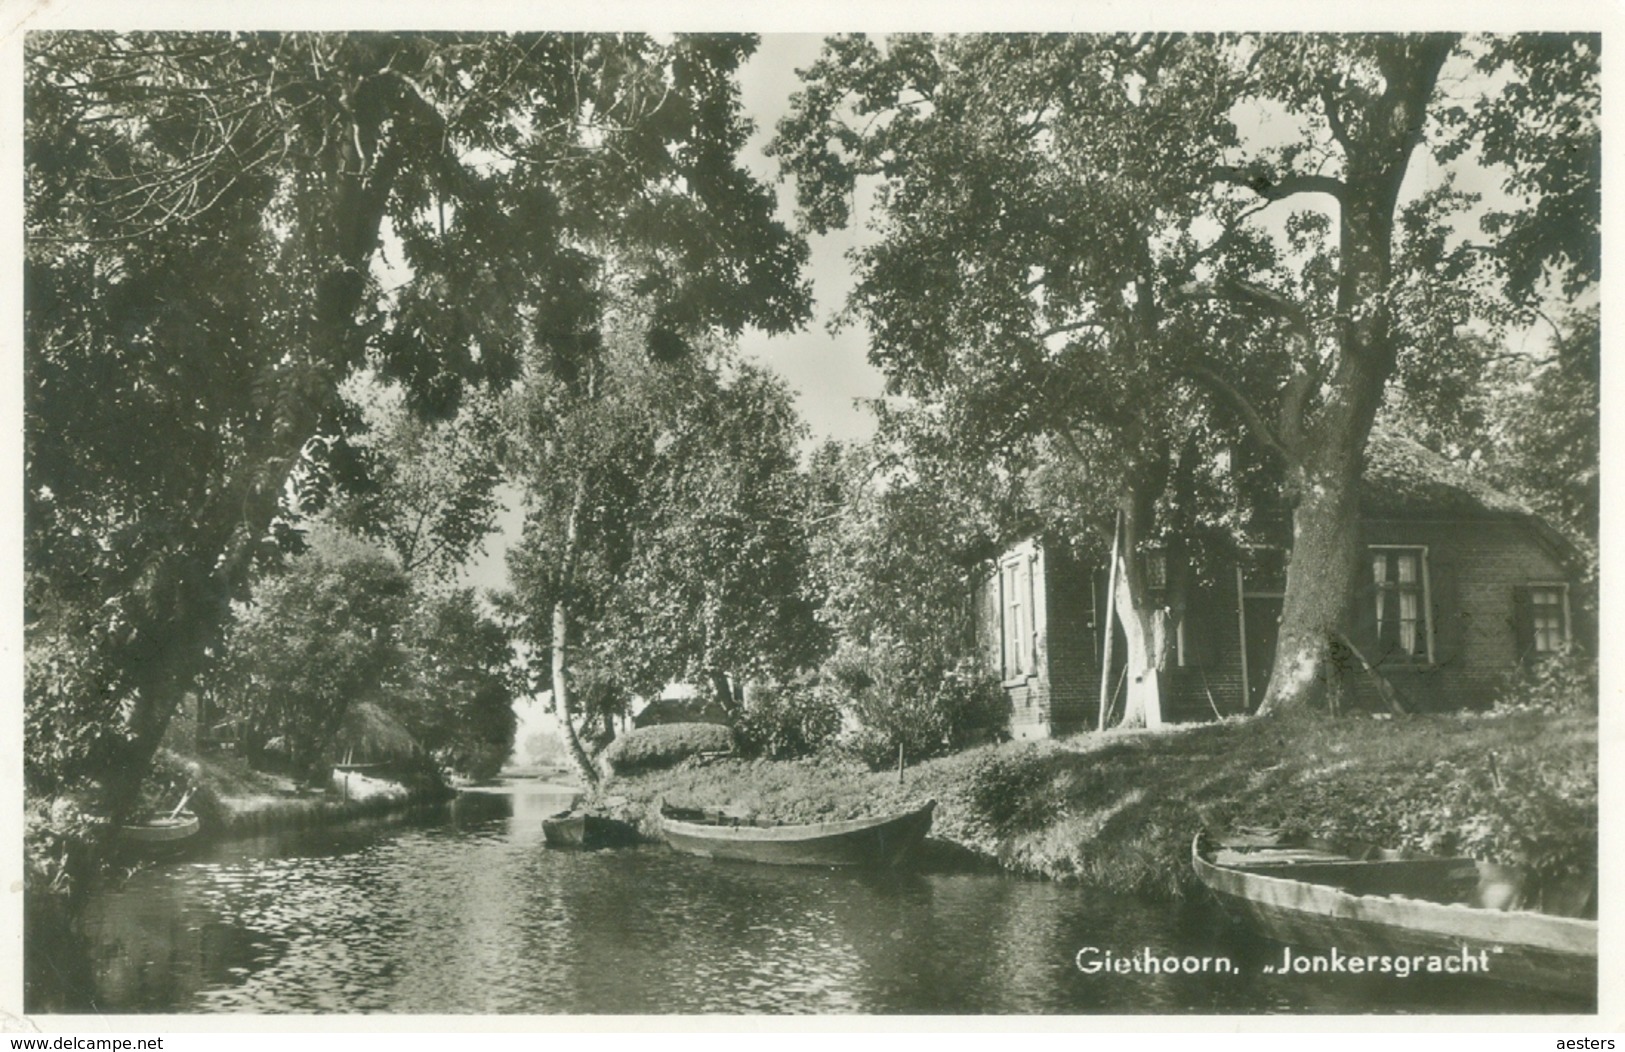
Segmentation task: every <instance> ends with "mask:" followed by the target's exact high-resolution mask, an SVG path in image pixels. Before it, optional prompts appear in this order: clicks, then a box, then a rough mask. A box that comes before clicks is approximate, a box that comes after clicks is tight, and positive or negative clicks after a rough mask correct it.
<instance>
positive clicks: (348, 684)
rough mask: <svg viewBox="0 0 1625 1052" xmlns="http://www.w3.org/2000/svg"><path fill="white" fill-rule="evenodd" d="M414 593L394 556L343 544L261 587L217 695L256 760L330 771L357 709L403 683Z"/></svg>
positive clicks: (307, 771)
mask: <svg viewBox="0 0 1625 1052" xmlns="http://www.w3.org/2000/svg"><path fill="white" fill-rule="evenodd" d="M410 594H411V584H410V582H409V580H408V579H407V577H406V575H405V574H404V573H402V572H401V570H400V568H399V567H398V566H396V565H395V564H394V562H393V561H392V560H390V559H389V558H388V557H386V556H384V555H382V554H381V553H379V552H376V551H373V550H370V549H368V548H365V547H362V546H360V545H356V544H354V543H353V542H348V541H344V540H342V539H335V540H332V541H328V542H325V543H323V544H322V545H320V546H318V547H316V548H313V549H312V550H310V551H308V552H306V553H305V554H303V555H301V556H299V557H297V558H295V559H294V560H292V562H291V563H290V565H289V567H288V570H287V572H285V573H283V574H281V575H278V576H276V577H272V578H268V579H266V580H264V581H262V582H261V584H260V586H259V587H258V588H256V589H255V594H254V599H253V602H252V603H251V604H249V605H247V606H246V607H244V608H243V609H242V611H241V613H240V615H239V617H238V618H237V620H236V622H235V624H234V625H233V627H232V631H231V635H230V644H229V657H228V658H227V660H226V662H225V664H224V668H222V669H221V675H220V680H219V685H220V689H219V694H220V695H221V697H222V698H223V700H224V701H225V703H226V709H227V711H228V713H230V715H231V716H232V718H233V719H234V720H235V721H237V723H238V725H239V728H240V736H241V740H242V741H243V743H244V747H245V752H246V754H247V755H248V756H249V758H250V759H251V760H253V761H256V762H261V763H265V762H275V760H276V758H278V757H279V758H280V762H281V763H282V764H283V765H285V766H286V768H287V769H288V770H290V771H291V772H292V773H295V774H297V775H298V776H300V777H314V776H317V775H319V774H321V773H323V772H324V766H323V765H324V761H332V760H334V759H336V757H334V756H333V755H332V746H333V744H334V740H335V737H336V735H337V733H338V729H339V726H340V725H341V724H342V723H343V722H344V717H345V715H346V713H348V712H349V710H350V706H351V705H352V704H354V703H357V702H361V701H374V702H378V701H381V700H383V699H387V698H389V697H390V696H391V695H393V694H394V693H395V692H396V691H397V690H398V689H399V688H400V686H401V685H402V684H403V681H404V677H403V672H404V671H405V666H406V660H407V659H406V652H405V646H406V641H405V639H404V638H403V632H402V626H403V624H404V622H405V620H406V617H407V610H408V601H409V598H410Z"/></svg>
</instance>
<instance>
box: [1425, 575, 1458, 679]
mask: <svg viewBox="0 0 1625 1052" xmlns="http://www.w3.org/2000/svg"><path fill="white" fill-rule="evenodd" d="M1428 589H1429V592H1430V593H1431V594H1432V597H1433V609H1432V610H1430V611H1428V616H1429V618H1430V619H1431V620H1432V622H1433V657H1434V660H1435V661H1436V662H1437V663H1438V664H1440V665H1445V664H1449V663H1450V662H1452V661H1457V660H1459V659H1460V658H1461V652H1462V646H1463V644H1464V641H1465V640H1464V637H1465V636H1466V632H1467V626H1466V624H1464V623H1463V614H1464V611H1463V610H1462V609H1461V599H1460V597H1459V595H1458V593H1457V590H1456V564H1455V562H1454V560H1450V559H1431V560H1429V562H1428Z"/></svg>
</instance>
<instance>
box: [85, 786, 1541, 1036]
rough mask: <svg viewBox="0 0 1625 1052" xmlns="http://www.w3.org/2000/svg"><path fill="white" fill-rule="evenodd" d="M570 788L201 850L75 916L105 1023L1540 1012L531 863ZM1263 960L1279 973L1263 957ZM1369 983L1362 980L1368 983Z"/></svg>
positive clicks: (1158, 944)
mask: <svg viewBox="0 0 1625 1052" xmlns="http://www.w3.org/2000/svg"><path fill="white" fill-rule="evenodd" d="M570 802H571V793H570V791H569V790H562V791H560V790H549V789H546V788H544V787H540V786H536V785H530V786H525V785H520V786H515V787H509V788H507V789H506V790H501V791H490V792H482V793H465V794H463V795H462V796H460V797H459V799H458V800H457V801H456V802H455V804H453V805H449V806H447V807H445V808H442V809H440V810H438V811H436V812H434V813H433V814H428V815H419V816H417V817H416V819H415V820H413V821H411V822H406V823H401V822H394V823H389V822H367V823H358V824H354V825H349V826H342V827H336V828H328V829H320V830H306V831H299V832H295V833H289V834H284V835H281V836H274V837H263V838H258V839H253V840H246V841H234V842H232V843H230V844H223V845H218V846H216V847H214V848H212V849H208V850H207V851H206V852H205V853H203V854H201V855H199V856H198V857H195V858H193V859H190V860H187V861H183V862H177V863H173V864H170V865H167V866H163V867H158V868H154V869H151V870H148V871H145V872H143V873H139V874H137V875H136V876H135V877H134V878H133V879H132V880H130V881H129V882H128V883H127V884H126V885H125V886H124V887H123V888H120V889H118V890H116V891H112V892H110V893H108V894H105V895H104V896H102V897H101V898H100V899H99V900H98V901H97V902H96V903H94V904H93V909H92V911H91V914H90V916H89V918H88V921H87V930H88V934H89V936H90V940H91V946H92V966H93V971H94V987H95V989H94V991H87V992H85V993H84V996H83V997H82V998H81V1001H82V1003H80V1004H77V1005H75V1006H72V1007H73V1008H75V1009H76V1010H88V1009H92V1008H93V1009H95V1010H97V1011H102V1012H236V1011H260V1012H369V1011H385V1012H394V1013H411V1012H435V1013H464V1012H476V1013H551V1012H569V1013H618V1014H644V1013H665V1012H685V1013H701V1012H725V1013H739V1012H751V1013H755V1012H816V1013H886V1012H898V1013H931V1014H935V1013H962V1012H963V1013H1056V1012H1066V1013H1114V1014H1115V1013H1135V1012H1161V1013H1175V1012H1198V1013H1220V1012H1237V1011H1244V1012H1259V1011H1354V1012H1364V1011H1384V1010H1387V1011H1423V1012H1437V1011H1474V1012H1486V1011H1553V1010H1556V1009H1558V1008H1560V1007H1561V1006H1556V1005H1553V1004H1552V1003H1550V999H1549V998H1534V997H1531V996H1527V995H1523V994H1520V993H1518V992H1516V991H1510V992H1509V991H1504V990H1501V989H1499V988H1496V987H1493V986H1489V985H1487V984H1483V983H1476V984H1475V983H1473V982H1470V981H1461V980H1457V981H1456V983H1455V984H1454V985H1452V984H1450V983H1447V982H1443V981H1437V982H1428V983H1424V982H1420V981H1417V980H1412V981H1410V982H1409V983H1397V982H1393V981H1390V982H1388V984H1387V985H1386V986H1384V985H1382V984H1380V983H1376V984H1374V983H1372V982H1370V981H1367V982H1364V983H1349V982H1339V981H1334V980H1332V979H1331V978H1329V977H1321V976H1317V977H1313V979H1314V980H1317V981H1310V977H1294V978H1292V979H1291V980H1286V979H1282V978H1278V977H1273V976H1263V975H1260V974H1259V973H1260V971H1261V969H1260V967H1259V966H1260V964H1261V963H1262V961H1263V959H1264V958H1265V957H1266V955H1270V954H1273V953H1274V952H1275V951H1272V950H1270V949H1269V948H1268V947H1267V946H1261V945H1259V944H1255V943H1249V942H1248V941H1247V940H1246V938H1245V937H1244V936H1243V935H1241V934H1239V933H1238V932H1237V931H1236V930H1235V929H1233V928H1232V927H1230V926H1229V925H1228V924H1226V923H1224V922H1223V920H1222V919H1221V918H1220V917H1218V915H1216V914H1215V913H1213V912H1211V911H1209V910H1207V909H1206V908H1203V907H1200V906H1195V905H1191V906H1186V907H1184V908H1172V907H1165V906H1152V905H1148V904H1146V903H1142V902H1138V901H1134V900H1123V899H1115V898H1110V897H1100V896H1090V895H1088V894H1086V893H1083V892H1080V891H1079V890H1077V889H1075V888H1067V887H1059V886H1056V885H1052V884H1038V883H1026V882H1020V881H1013V880H1007V879H1001V878H998V877H993V876H987V875H980V874H978V875H968V874H958V875H929V876H921V875H911V874H890V875H887V874H862V873H842V872H829V871H818V870H814V871H808V870H800V869H785V868H776V867H770V866H756V865H751V864H748V863H738V864H731V863H722V862H711V861H707V860H704V859H697V858H691V857H688V856H684V855H677V854H674V853H672V852H669V851H666V850H665V849H663V848H657V847H644V848H633V849H626V850H616V851H600V852H591V853H582V852H569V851H558V850H552V849H549V848H547V847H546V846H545V845H544V843H543V841H542V836H541V819H542V818H543V817H545V816H546V815H549V814H552V813H554V812H556V811H558V810H560V809H562V808H564V807H567V806H569V804H570ZM1090 945H1092V946H1098V947H1104V948H1110V949H1112V950H1113V952H1116V953H1136V952H1139V951H1140V949H1141V948H1142V947H1147V946H1148V947H1150V948H1151V949H1152V951H1153V952H1154V953H1157V954H1159V955H1162V954H1167V953H1178V954H1181V955H1186V954H1194V955H1214V956H1229V957H1231V958H1233V959H1235V960H1236V961H1237V964H1238V966H1239V967H1240V969H1241V971H1240V974H1235V975H1214V974H1199V975H1177V976H1170V975H1144V974H1140V975H1132V976H1122V975H1111V974H1104V975H1085V974H1083V973H1082V972H1080V971H1079V970H1078V969H1077V968H1076V966H1075V964H1074V958H1075V955H1076V954H1077V952H1078V950H1079V949H1080V948H1081V947H1083V946H1090ZM1270 959H1273V957H1271V958H1270ZM1361 978H1365V979H1369V978H1370V977H1361Z"/></svg>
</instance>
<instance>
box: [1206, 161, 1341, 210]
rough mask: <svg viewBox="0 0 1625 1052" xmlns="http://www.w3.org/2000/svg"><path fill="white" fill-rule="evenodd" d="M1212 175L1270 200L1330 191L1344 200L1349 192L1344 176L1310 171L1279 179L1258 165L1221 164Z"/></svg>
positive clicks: (1337, 197) (1222, 181) (1281, 199)
mask: <svg viewBox="0 0 1625 1052" xmlns="http://www.w3.org/2000/svg"><path fill="white" fill-rule="evenodd" d="M1212 176H1213V178H1214V179H1215V180H1216V181H1218V182H1221V183H1229V184H1230V185H1231V186H1244V187H1246V188H1247V189H1249V190H1251V191H1252V192H1253V193H1255V194H1257V195H1258V196H1260V197H1262V198H1263V199H1264V200H1266V201H1284V200H1286V199H1287V198H1288V197H1292V196H1295V195H1297V194H1329V195H1330V196H1331V197H1332V198H1334V199H1335V200H1336V201H1337V202H1338V203H1339V204H1342V203H1343V200H1344V197H1345V195H1346V194H1347V193H1348V186H1347V185H1346V184H1345V183H1344V182H1343V180H1341V179H1337V178H1334V177H1332V176H1330V175H1315V174H1312V173H1308V172H1300V173H1294V174H1292V175H1288V176H1284V177H1283V178H1281V179H1279V180H1277V179H1272V178H1271V177H1270V176H1269V175H1268V174H1266V173H1264V172H1262V171H1259V170H1258V169H1256V168H1251V169H1250V168H1237V167H1235V166H1233V165H1218V166H1216V167H1215V168H1213V170H1212Z"/></svg>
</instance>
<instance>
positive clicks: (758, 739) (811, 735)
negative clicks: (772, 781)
mask: <svg viewBox="0 0 1625 1052" xmlns="http://www.w3.org/2000/svg"><path fill="white" fill-rule="evenodd" d="M837 699H838V696H837V694H836V693H835V692H834V691H832V690H830V689H829V688H828V687H826V686H824V685H822V684H820V683H819V682H818V681H817V680H816V679H815V678H813V677H810V676H809V677H805V678H803V679H798V680H796V681H795V682H792V683H786V684H779V683H766V684H760V685H757V686H755V687H754V688H752V690H751V691H750V694H749V697H748V698H747V699H746V703H745V711H744V713H743V714H741V716H740V717H739V719H738V720H737V721H736V723H735V724H734V730H735V732H736V733H737V734H738V736H739V742H740V746H741V748H742V749H743V750H744V751H745V752H748V753H751V754H758V755H760V754H765V755H767V756H771V757H773V758H775V759H785V758H788V757H793V756H805V755H807V754H808V753H813V752H817V751H818V750H819V749H821V748H823V747H824V746H825V745H827V744H829V743H830V742H831V741H833V740H834V739H835V736H836V735H837V734H839V733H840V731H841V706H840V703H839V701H838V700H837Z"/></svg>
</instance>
